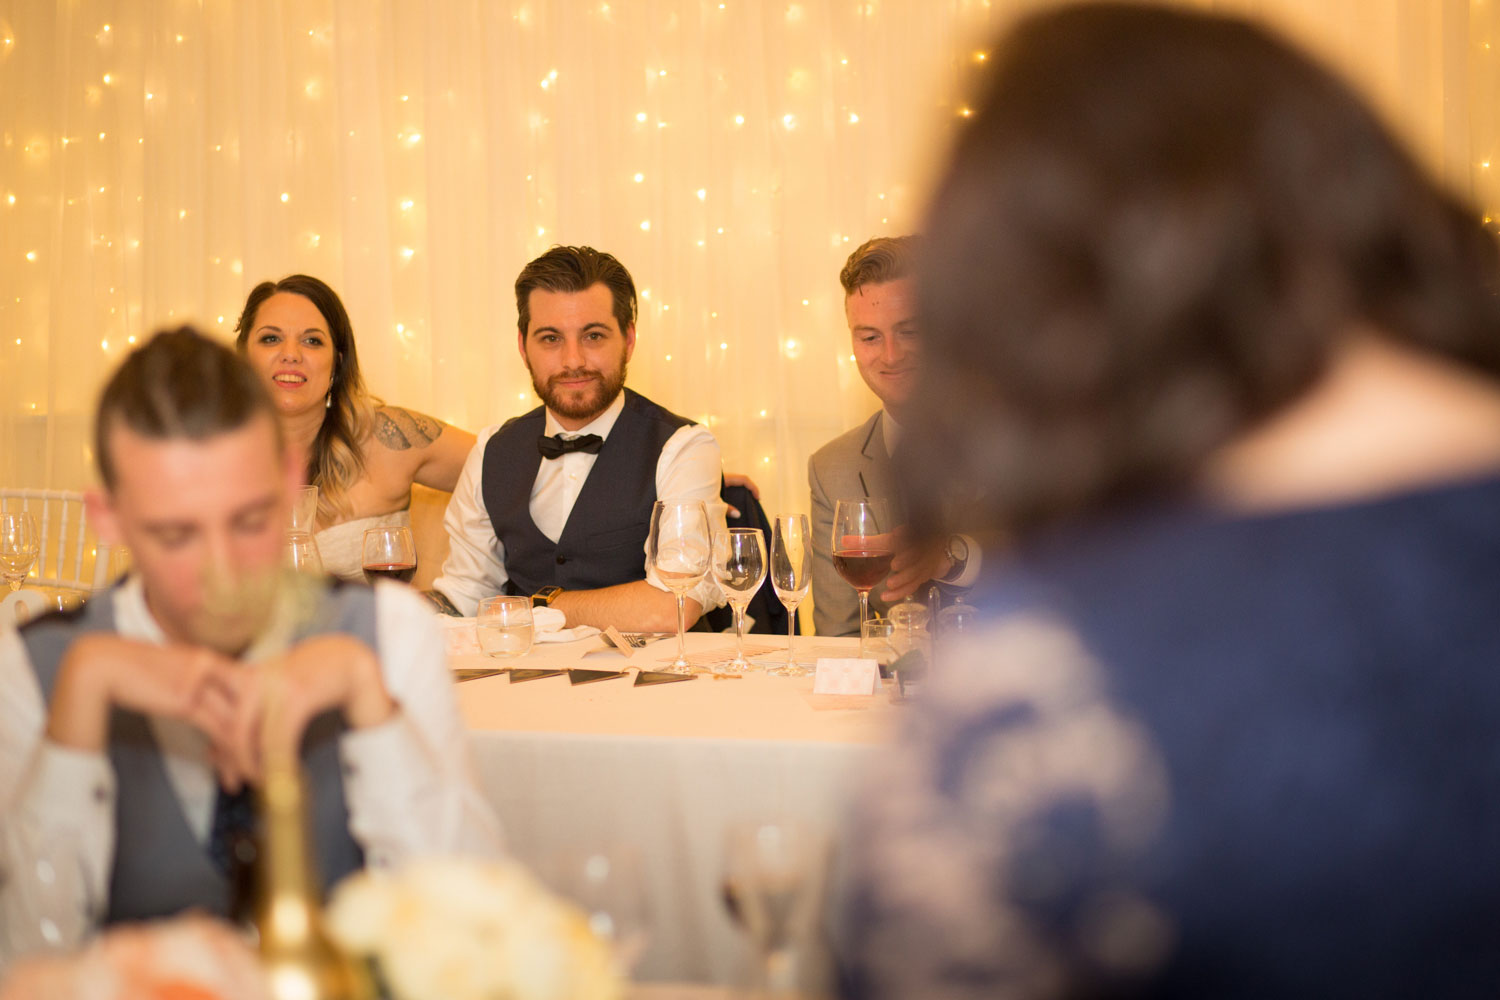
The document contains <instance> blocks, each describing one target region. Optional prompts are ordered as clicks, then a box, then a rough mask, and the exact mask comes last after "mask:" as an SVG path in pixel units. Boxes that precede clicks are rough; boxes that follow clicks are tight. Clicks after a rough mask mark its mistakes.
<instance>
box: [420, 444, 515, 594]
mask: <svg viewBox="0 0 1500 1000" xmlns="http://www.w3.org/2000/svg"><path fill="white" fill-rule="evenodd" d="M499 429H500V425H499V424H496V425H494V426H491V427H486V428H485V429H484V430H483V431H481V432H480V434H479V438H478V440H477V441H476V442H475V443H474V448H473V450H471V451H470V452H469V457H468V458H467V459H466V460H465V461H464V468H463V471H462V472H461V473H459V476H458V485H457V486H455V487H454V489H453V498H452V499H451V500H449V501H448V510H447V512H446V513H445V514H444V515H443V528H444V529H445V530H446V531H447V532H448V560H447V562H445V563H443V572H442V575H441V576H439V577H438V578H437V579H436V580H434V581H433V583H432V587H433V589H434V590H436V591H438V592H439V593H441V594H443V595H444V596H445V597H447V598H448V600H450V601H452V602H453V606H454V607H455V608H457V609H458V610H459V612H460V613H461V614H463V615H465V616H468V617H473V615H474V614H475V613H477V612H478V610H479V602H480V601H482V600H483V599H484V598H486V597H493V596H494V595H495V594H499V593H503V592H504V587H505V584H506V582H507V581H508V580H509V579H510V576H509V575H508V574H507V573H506V572H505V546H504V545H503V544H502V543H501V542H500V539H499V538H497V537H495V525H494V523H493V522H492V521H491V520H490V515H489V511H487V510H486V509H485V506H484V494H483V493H482V492H481V489H482V486H483V477H482V475H481V473H482V472H483V470H484V448H485V445H486V444H487V443H489V440H490V438H492V437H494V435H495V432H496V431H497V430H499Z"/></svg>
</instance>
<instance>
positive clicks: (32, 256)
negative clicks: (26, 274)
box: [26, 250, 36, 260]
mask: <svg viewBox="0 0 1500 1000" xmlns="http://www.w3.org/2000/svg"><path fill="white" fill-rule="evenodd" d="M26 259H27V260H36V251H35V250H27V251H26Z"/></svg>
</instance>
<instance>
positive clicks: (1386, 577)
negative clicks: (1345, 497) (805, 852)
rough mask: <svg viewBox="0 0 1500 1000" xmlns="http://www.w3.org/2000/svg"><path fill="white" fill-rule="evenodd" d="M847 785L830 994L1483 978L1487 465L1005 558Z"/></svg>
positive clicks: (1351, 985)
mask: <svg viewBox="0 0 1500 1000" xmlns="http://www.w3.org/2000/svg"><path fill="white" fill-rule="evenodd" d="M981 604H982V606H984V607H985V608H986V610H987V611H988V612H989V614H990V615H991V616H992V617H991V620H990V624H989V626H988V630H987V631H986V632H985V633H984V635H983V637H982V639H981V641H980V642H979V643H977V644H974V645H972V646H971V647H969V648H968V649H966V650H963V651H958V652H955V653H954V654H953V656H952V661H951V662H950V663H949V664H948V665H947V666H946V667H944V668H943V672H944V674H945V675H946V676H943V677H941V678H940V679H938V680H936V681H935V683H934V684H933V685H932V688H931V690H930V698H929V700H928V703H927V704H926V705H924V706H923V707H922V709H921V710H920V711H919V712H917V713H916V714H915V715H914V717H913V719H912V721H911V725H910V726H909V727H908V731H907V733H906V736H905V738H904V741H903V745H902V748H901V751H900V753H899V756H898V760H897V762H896V763H894V764H893V765H891V766H889V767H887V768H883V770H882V775H881V777H880V780H879V784H878V785H875V786H872V788H871V789H870V790H869V791H868V792H867V794H866V795H865V797H864V800H863V804H862V807H861V809H860V818H859V821H858V823H859V825H858V827H857V829H858V831H859V836H858V837H857V838H854V841H855V845H856V846H855V855H856V856H855V861H854V869H855V872H856V876H855V878H856V890H855V892H854V895H853V898H852V900H851V901H850V902H851V905H850V909H849V913H848V916H849V932H850V935H851V938H850V941H849V952H848V954H849V958H850V963H851V964H850V973H851V976H850V980H849V985H848V990H847V992H848V994H849V995H852V996H859V997H887V996H907V997H924V998H926V997H933V998H940V997H947V996H953V997H960V996H964V997H967V996H1019V997H1044V996H1045V997H1057V996H1063V997H1084V996H1152V997H1183V998H1187V997H1194V998H1201V997H1244V998H1251V997H1255V998H1264V997H1324V998H1326V997H1361V998H1368V997H1422V998H1438V997H1471V996H1472V997H1480V996H1486V997H1493V996H1496V995H1497V994H1500V479H1495V478H1486V479H1481V480H1473V481H1468V482H1464V483H1459V484H1450V485H1444V486H1441V487H1437V488H1431V489H1423V490H1418V491H1413V492H1409V493H1404V494H1400V495H1394V496H1390V497H1386V498H1381V499H1378V500H1373V501H1368V502H1361V503H1356V504H1347V505H1341V506H1333V507H1327V508H1320V509H1308V510H1301V511H1295V512H1289V513H1278V514H1274V515H1268V516H1254V517H1230V516H1226V515H1222V514H1217V513H1214V512H1211V511H1207V510H1203V509H1190V508H1179V509H1175V510H1170V511H1168V510H1156V511H1151V512H1142V513H1139V514H1137V515H1135V516H1132V517H1128V518H1120V519H1117V520H1116V521H1115V522H1113V523H1111V524H1109V525H1104V526H1099V527H1095V528H1093V529H1090V530H1086V531H1084V530H1079V531H1073V532H1069V533H1067V534H1063V535H1058V536H1055V537H1053V538H1051V539H1049V540H1048V541H1046V542H1044V543H1041V544H1038V545H1036V546H1033V547H1032V548H1031V549H1030V550H1029V551H1027V552H1026V553H1025V554H1024V555H1021V556H1018V557H1017V558H1016V559H1015V560H1014V561H1013V562H1012V563H1011V564H1010V565H1009V566H1006V567H1004V568H1003V570H1002V571H1001V572H1000V573H999V574H998V575H997V576H996V577H995V578H993V579H992V581H991V582H990V584H989V586H988V587H987V589H986V590H985V592H984V596H983V598H982V599H981Z"/></svg>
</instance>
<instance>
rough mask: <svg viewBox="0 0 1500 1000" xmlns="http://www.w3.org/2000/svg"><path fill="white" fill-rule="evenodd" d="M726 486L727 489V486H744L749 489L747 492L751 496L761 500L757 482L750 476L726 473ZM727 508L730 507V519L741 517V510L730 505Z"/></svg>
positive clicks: (740, 473)
mask: <svg viewBox="0 0 1500 1000" xmlns="http://www.w3.org/2000/svg"><path fill="white" fill-rule="evenodd" d="M724 485H725V486H726V487H727V486H743V487H745V489H747V490H749V491H750V495H751V496H753V497H754V498H755V499H757V500H759V499H760V487H759V486H756V485H755V480H753V479H751V478H750V477H749V476H748V475H746V474H745V473H743V472H726V473H724ZM725 506H728V507H729V516H730V517H739V516H740V511H739V508H737V507H732V506H729V505H728V504H726V505H725Z"/></svg>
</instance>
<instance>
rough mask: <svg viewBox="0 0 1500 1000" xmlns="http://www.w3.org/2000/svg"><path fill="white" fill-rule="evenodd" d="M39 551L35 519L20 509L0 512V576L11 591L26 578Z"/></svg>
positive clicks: (18, 586)
mask: <svg viewBox="0 0 1500 1000" xmlns="http://www.w3.org/2000/svg"><path fill="white" fill-rule="evenodd" d="M40 551H41V540H40V539H39V538H38V537H37V532H36V521H35V520H34V519H33V518H32V516H31V515H30V514H27V513H24V512H22V511H7V512H4V513H0V576H3V577H5V581H6V582H7V583H9V584H10V589H11V590H12V591H14V590H18V589H20V586H21V581H22V580H24V579H26V574H27V573H29V572H30V571H31V564H32V563H34V562H36V557H37V553H38V552H40Z"/></svg>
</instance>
